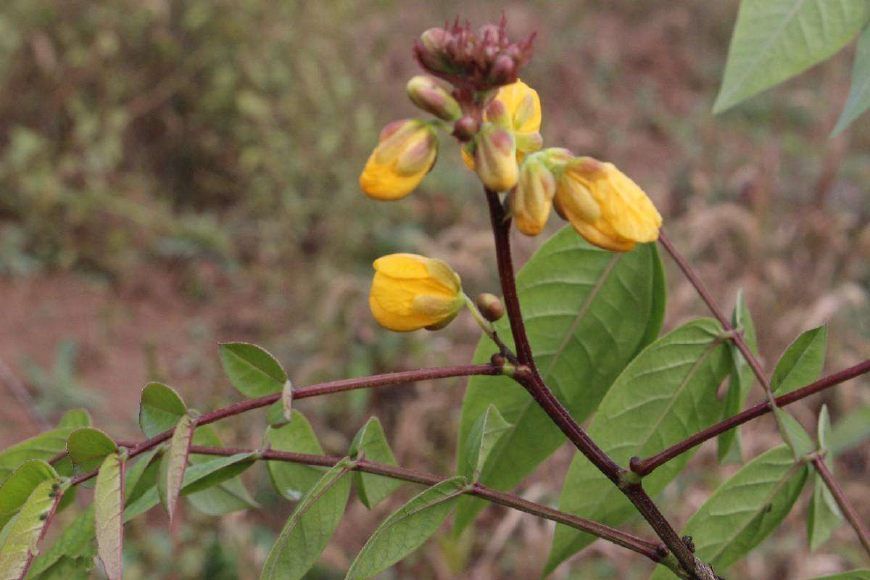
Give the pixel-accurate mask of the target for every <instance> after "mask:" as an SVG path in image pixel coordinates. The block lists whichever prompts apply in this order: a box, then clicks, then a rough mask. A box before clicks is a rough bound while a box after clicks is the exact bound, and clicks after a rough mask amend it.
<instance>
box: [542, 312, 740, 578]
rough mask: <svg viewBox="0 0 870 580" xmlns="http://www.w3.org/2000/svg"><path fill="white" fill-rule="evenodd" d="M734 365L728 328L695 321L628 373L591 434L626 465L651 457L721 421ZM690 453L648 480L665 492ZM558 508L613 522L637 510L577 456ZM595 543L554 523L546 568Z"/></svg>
mask: <svg viewBox="0 0 870 580" xmlns="http://www.w3.org/2000/svg"><path fill="white" fill-rule="evenodd" d="M730 368H731V358H730V355H729V352H728V345H727V341H726V339H725V338H724V336H723V332H722V328H721V327H720V326H719V324H718V323H717V322H716V321H715V320H712V319H709V318H702V319H698V320H693V321H691V322H689V323H687V324H685V325H683V326H681V327H679V328H677V329H675V330H673V331H672V332H670V333H669V334H667V335H665V336H663V337H662V338H660V339H659V340H657V341H656V342H654V343H652V344H651V345H649V346H648V347H647V348H646V349H644V350H643V351H642V352H641V353H640V354H639V355H638V356H637V358H635V359H634V360H633V361H631V363H629V365H628V366H627V367H626V368H625V370H624V371H623V372H622V374H620V375H619V378H617V379H616V381H615V382H614V384H613V387H611V389H610V391H609V392H608V393H607V395H606V396H605V397H604V400H603V401H602V402H601V406H600V407H599V409H598V412H597V413H596V414H595V417H594V418H593V420H592V424H591V426H590V427H589V435H590V436H591V437H592V439H593V440H594V441H596V442H597V443H598V445H599V446H600V447H601V448H602V449H604V451H605V452H607V453H608V454H609V455H610V457H612V458H613V460H614V461H616V462H617V463H618V464H620V465H628V462H629V459H630V458H631V457H632V456H638V457H647V456H649V455H653V454H655V453H658V452H659V451H662V450H663V449H665V448H666V447H668V446H670V445H673V444H674V443H677V442H678V441H681V440H683V439H685V438H686V437H688V436H690V435H693V434H694V433H696V432H697V431H700V430H701V429H704V428H705V427H708V426H710V425H712V424H713V423H715V422H716V421H717V420H719V418H720V417H721V416H722V409H723V406H724V403H723V401H720V400H719V399H718V398H717V396H716V391H717V389H718V387H719V384H720V383H721V382H722V380H723V379H724V378H725V376H726V375H727V373H728V371H729V370H730ZM691 455H692V452H689V453H684V454H683V455H680V456H679V457H676V458H674V459H672V460H671V461H669V462H667V463H665V464H664V465H662V466H661V467H659V468H658V469H656V470H655V471H654V472H653V473H651V474H650V475H648V476H647V477H645V478H644V481H643V484H644V489H646V490H647V493H649V494H650V495H655V494H657V493H659V492H660V491H661V490H662V489H664V487H665V486H666V485H667V484H668V482H670V481H671V480H672V479H673V478H674V477H676V475H677V474H678V473H679V472H680V471H681V470H682V469H683V467H684V466H685V464H686V462H687V461H688V460H689V458H690V457H691ZM559 509H561V510H562V511H567V512H569V513H572V514H576V515H579V516H582V517H585V518H590V519H594V520H596V521H602V522H604V523H607V524H611V525H615V524H618V523H619V522H621V521H622V520H624V519H625V518H627V517H628V516H629V515H631V514H632V513H634V510H633V508H632V506H631V504H630V503H629V502H628V500H627V499H626V498H625V497H624V496H623V494H622V493H621V492H620V491H619V490H618V489H617V488H616V487H615V486H614V485H613V484H612V483H611V482H610V480H608V479H607V478H606V477H604V475H602V474H601V472H600V471H598V469H597V468H596V467H595V466H594V465H592V464H591V463H590V462H589V460H587V459H586V458H585V457H584V456H583V455H581V454H579V453H576V454H575V456H574V460H573V461H572V462H571V466H570V468H569V470H568V474H567V476H566V478H565V484H564V486H563V487H562V496H561V498H560V500H559ZM594 540H595V536H591V535H589V534H585V533H582V532H579V531H577V530H575V529H574V528H569V527H566V526H556V534H555V537H554V539H553V548H552V551H551V552H550V559H549V562H548V564H547V570H552V569H553V568H555V567H556V566H557V565H558V564H559V563H560V562H562V561H563V560H565V559H566V558H568V557H569V556H571V555H572V554H574V553H575V552H577V551H578V550H580V549H581V548H583V547H584V546H586V545H588V544H589V543H591V542H593V541H594Z"/></svg>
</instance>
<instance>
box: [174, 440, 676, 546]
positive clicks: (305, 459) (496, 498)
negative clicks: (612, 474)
mask: <svg viewBox="0 0 870 580" xmlns="http://www.w3.org/2000/svg"><path fill="white" fill-rule="evenodd" d="M190 452H191V453H195V454H199V455H221V456H230V455H236V454H239V453H252V452H256V451H255V450H252V449H230V448H223V447H201V446H192V447H191V448H190ZM256 453H258V455H259V456H260V458H262V459H265V460H267V461H286V462H289V463H300V464H305V465H319V466H323V467H332V466H333V465H335V464H336V463H338V462H339V461H341V460H342V458H341V457H331V456H326V455H309V454H305V453H292V452H287V451H276V450H273V449H267V450H265V451H260V452H256ZM351 469H353V470H356V471H362V472H365V473H373V474H376V475H383V476H385V477H390V478H393V479H401V480H403V481H410V482H413V483H419V484H421V485H427V486H433V485H436V484H438V483H441V482H442V481H444V480H445V478H443V477H439V476H437V475H430V474H428V473H423V472H421V471H416V470H412V469H407V468H404V467H396V466H392V465H385V464H382V463H374V462H371V461H367V460H365V459H360V460H358V461H356V462H354V465H353V467H351ZM463 493H465V494H468V495H473V496H476V497H479V498H481V499H485V500H487V501H490V502H493V503H497V504H499V505H503V506H505V507H509V508H513V509H516V510H520V511H523V512H526V513H528V514H532V515H535V516H538V517H541V518H545V519H548V520H552V521H554V522H557V523H560V524H565V525H566V526H570V527H572V528H575V529H578V530H581V531H583V532H586V533H589V534H593V535H595V536H597V537H599V538H602V539H604V540H607V541H609V542H613V543H614V544H617V545H619V546H622V547H624V548H627V549H629V550H632V551H634V552H637V553H638V554H641V555H643V556H646V557H647V558H649V559H650V560H652V561H654V562H660V561H661V560H662V558H663V557H664V556H666V555H667V549H666V548H665V546H664V545H662V544H657V543H654V542H650V541H648V540H644V539H642V538H638V537H637V536H634V535H632V534H629V533H627V532H623V531H621V530H617V529H616V528H612V527H610V526H606V525H604V524H600V523H598V522H594V521H592V520H587V519H584V518H581V517H577V516H574V515H571V514H567V513H564V512H560V511H559V510H555V509H553V508H550V507H547V506H545V505H541V504H538V503H535V502H532V501H529V500H526V499H523V498H521V497H519V496H517V495H513V494H510V493H503V492H500V491H497V490H494V489H492V488H489V487H487V486H485V485H482V484H479V483H475V484H473V485H471V486H469V487H468V488H467V489H466V490H465V491H464V492H463Z"/></svg>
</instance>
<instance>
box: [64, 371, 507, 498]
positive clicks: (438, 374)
mask: <svg viewBox="0 0 870 580" xmlns="http://www.w3.org/2000/svg"><path fill="white" fill-rule="evenodd" d="M501 373H502V369H501V367H499V366H497V365H493V364H485V365H460V366H452V367H439V368H430V369H417V370H412V371H401V372H395V373H385V374H382V375H372V376H369V377H359V378H355V379H342V380H338V381H329V382H326V383H319V384H316V385H311V386H310V387H301V388H299V389H296V390H295V391H294V392H293V398H294V399H305V398H307V397H317V396H320V395H329V394H332V393H341V392H343V391H351V390H354V389H370V388H375V387H385V386H388V385H399V384H402V383H412V382H416V381H427V380H432V379H446V378H450V377H467V376H472V375H499V374H501ZM280 398H281V393H275V394H273V395H266V396H265V397H260V398H258V399H249V400H247V401H240V402H238V403H235V404H233V405H229V406H228V407H223V408H221V409H217V410H215V411H212V412H211V413H206V414H205V415H202V416H200V417H199V418H198V419H197V420H196V421H195V423H194V425H195V426H196V427H201V426H202V425H208V424H209V423H214V422H215V421H220V420H221V419H225V418H227V417H232V416H234V415H241V414H242V413H246V412H247V411H251V410H254V409H260V408H263V407H268V406H269V405H271V404H272V403H274V402H275V401H277V400H278V399H280ZM172 432H173V430H172V429H170V430H169V431H164V432H163V433H160V434H159V435H155V436H154V437H152V438H151V439H147V440H145V441H142V442H141V443H139V444H137V445H135V446H133V447H131V448H130V450H129V452H128V454H127V457H128V458H130V459H132V458H133V457H136V456H137V455H139V454H140V453H144V452H146V451H148V450H149V449H152V448H154V447H156V446H157V445H160V444H161V443H163V442H164V441H166V440H168V439H169V438H170V437H172ZM96 474H97V472H96V471H90V472H88V473H82V474H80V475H77V476H75V477H73V478H72V484H73V485H76V484H79V483H81V482H83V481H87V480H88V479H91V478H92V477H94V476H95V475H96Z"/></svg>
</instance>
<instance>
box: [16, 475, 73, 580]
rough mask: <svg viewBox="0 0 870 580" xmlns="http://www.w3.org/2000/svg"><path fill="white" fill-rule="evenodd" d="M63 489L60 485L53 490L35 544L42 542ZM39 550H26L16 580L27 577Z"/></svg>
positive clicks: (61, 496)
mask: <svg viewBox="0 0 870 580" xmlns="http://www.w3.org/2000/svg"><path fill="white" fill-rule="evenodd" d="M63 493H64V490H63V488H62V487H58V488H57V490H55V492H54V494H55V495H54V498H53V499H54V501H52V502H51V506H50V507H49V508H48V511H47V512H45V514H44V517H45V520H44V523H43V524H42V530H41V531H40V532H39V537H38V538H37V539H36V544H35V545H36V546H38V545H39V544H40V543H42V540H43V539H44V538H45V533H46V532H47V531H48V526H49V525H51V520H53V519H54V514H56V513H57V506H59V505H60V500H62V499H63ZM38 553H39V552H38V551H37V550H28V551H27V560H26V561H25V562H24V568H23V569H22V570H21V575H20V576H18V580H24V578H27V572H28V571H29V570H30V567H31V566H32V565H33V559H34V558H35V557H36V555H37V554H38Z"/></svg>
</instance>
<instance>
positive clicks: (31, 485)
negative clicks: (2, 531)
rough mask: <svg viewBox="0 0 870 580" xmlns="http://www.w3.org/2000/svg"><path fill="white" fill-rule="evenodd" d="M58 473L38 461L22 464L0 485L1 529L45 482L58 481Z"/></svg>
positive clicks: (46, 464)
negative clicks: (37, 487)
mask: <svg viewBox="0 0 870 580" xmlns="http://www.w3.org/2000/svg"><path fill="white" fill-rule="evenodd" d="M58 479H59V478H58V475H57V472H56V471H55V470H54V468H53V467H52V466H51V465H49V464H48V463H46V462H44V461H40V460H38V459H36V460H33V461H28V462H26V463H24V464H22V465H21V466H20V467H19V468H18V469H16V470H15V472H14V473H13V474H12V475H10V476H9V478H8V479H7V480H6V481H4V482H3V484H2V485H0V528H2V527H3V526H4V525H5V524H6V522H8V521H9V520H10V519H11V518H12V516H14V515H15V514H16V513H17V512H18V510H19V509H21V506H23V505H24V502H26V501H27V498H29V497H30V494H31V493H33V490H34V489H36V486H38V485H39V484H40V483H42V482H43V481H47V480H51V481H58Z"/></svg>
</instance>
